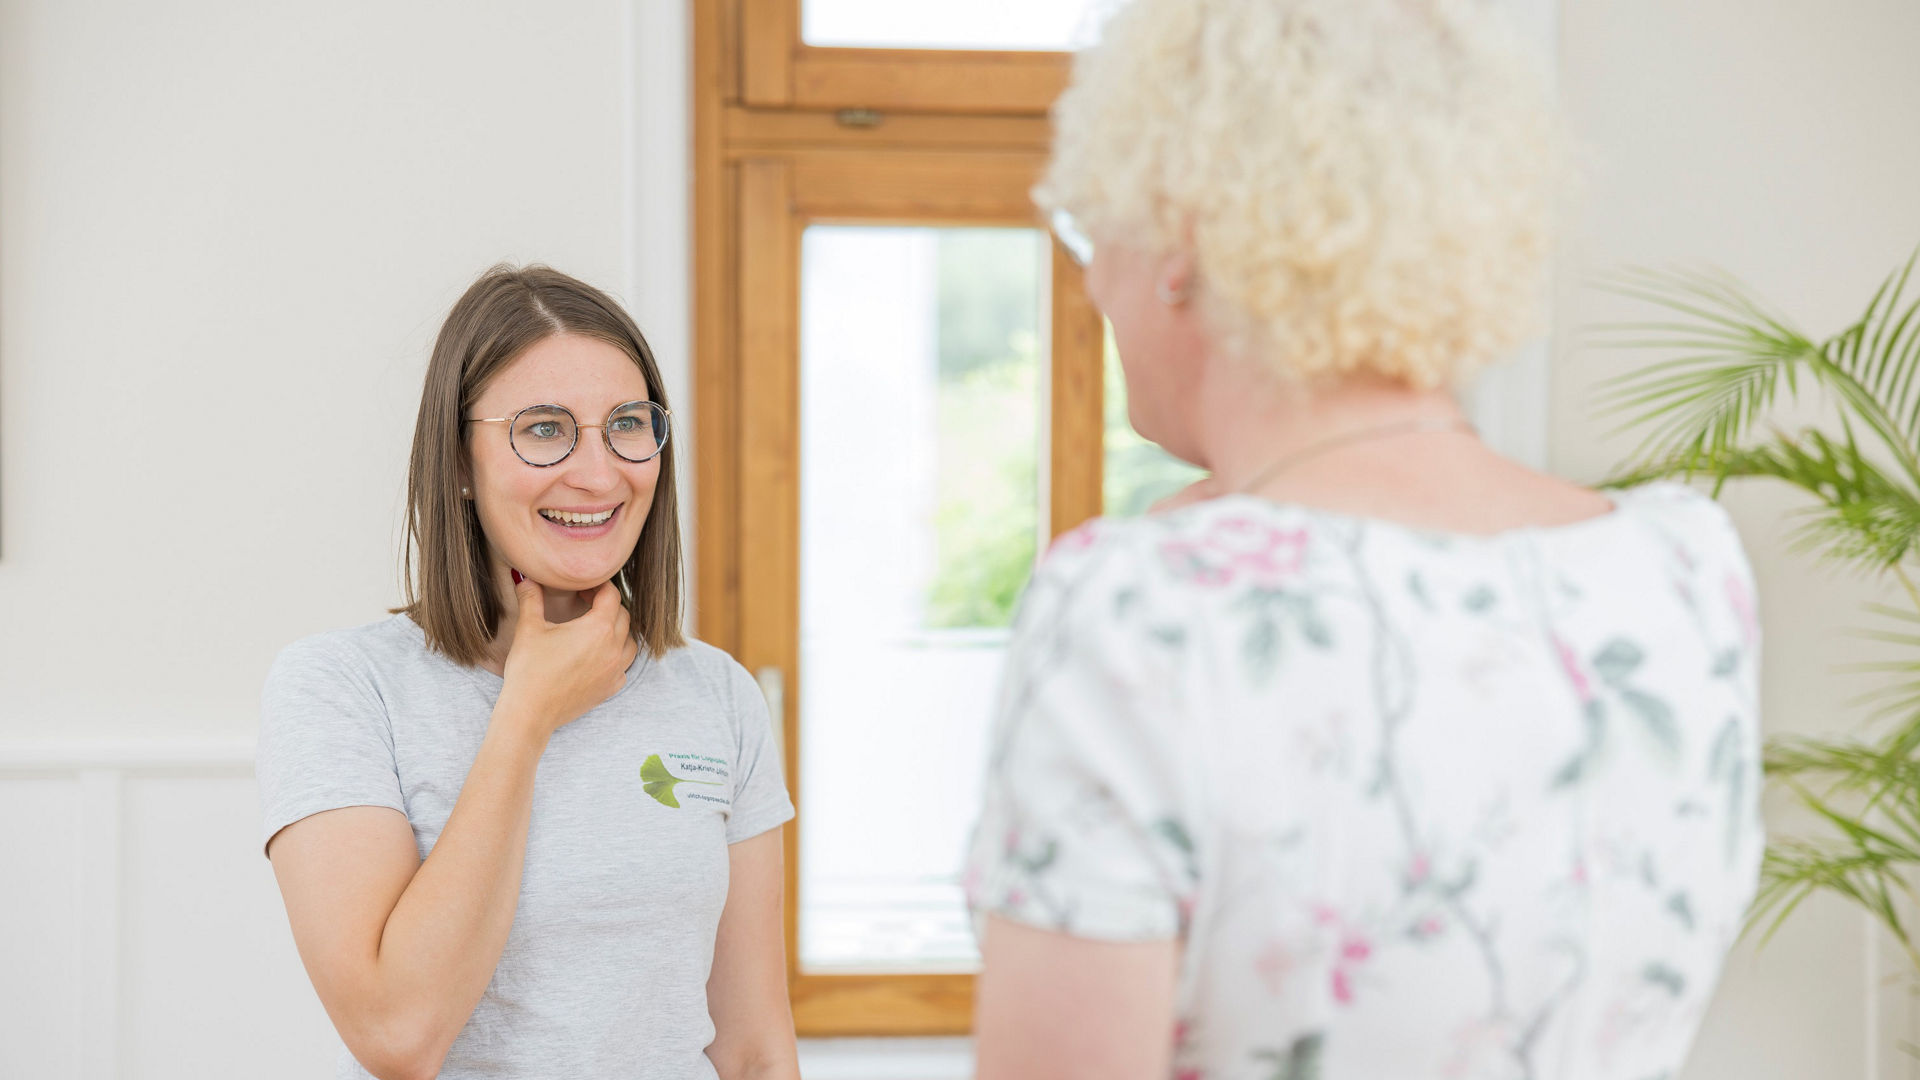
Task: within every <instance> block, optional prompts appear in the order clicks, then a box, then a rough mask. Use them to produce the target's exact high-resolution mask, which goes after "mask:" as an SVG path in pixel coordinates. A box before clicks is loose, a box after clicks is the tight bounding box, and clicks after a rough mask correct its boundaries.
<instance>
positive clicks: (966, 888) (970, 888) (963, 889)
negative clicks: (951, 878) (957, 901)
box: [960, 866, 980, 906]
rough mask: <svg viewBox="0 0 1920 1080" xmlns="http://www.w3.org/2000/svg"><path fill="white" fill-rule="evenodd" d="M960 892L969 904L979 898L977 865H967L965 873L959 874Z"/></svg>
mask: <svg viewBox="0 0 1920 1080" xmlns="http://www.w3.org/2000/svg"><path fill="white" fill-rule="evenodd" d="M960 893H961V895H963V896H965V897H966V898H967V904H968V905H969V906H971V905H973V904H974V903H975V902H977V901H978V900H979V899H980V868H979V867H977V866H969V867H967V870H966V873H964V874H961V875H960Z"/></svg>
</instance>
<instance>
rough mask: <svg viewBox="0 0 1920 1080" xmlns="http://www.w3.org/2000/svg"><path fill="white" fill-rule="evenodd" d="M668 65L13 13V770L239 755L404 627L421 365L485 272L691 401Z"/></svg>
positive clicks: (624, 38)
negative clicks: (511, 275) (34, 744)
mask: <svg viewBox="0 0 1920 1080" xmlns="http://www.w3.org/2000/svg"><path fill="white" fill-rule="evenodd" d="M636 12H639V13H641V14H643V15H644V16H645V18H646V19H647V20H648V23H647V29H648V31H649V32H648V33H646V34H641V33H639V32H638V29H639V24H637V23H636ZM663 27H664V32H662V28H663ZM676 33H678V35H679V36H676ZM683 36H684V21H683V18H682V17H681V16H680V13H679V10H678V6H677V5H674V4H669V3H660V2H654V3H642V2H640V0H636V2H635V3H632V4H630V3H627V2H624V0H565V2H555V3H542V4H537V5H536V4H523V3H511V2H491V3H472V2H467V0H434V2H409V3H400V4H396V3H382V2H373V0H341V2H329V3H324V4H260V3H251V2H247V0H170V2H166V3H130V2H127V0H0V50H4V51H0V110H3V111H0V169H4V172H3V173H0V380H4V386H3V389H0V440H4V441H3V442H0V504H3V506H0V605H4V611H5V613H6V617H5V618H0V686H3V687H4V688H5V692H4V695H3V696H0V739H6V738H16V739H17V738H44V737H59V738H64V739H82V738H95V737H102V738H104V737H124V736H159V737H165V738H181V737H190V736H246V735H250V734H251V733H252V731H253V728H254V724H255V706H256V701H257V693H258V688H259V685H260V681H261V678H262V676H263V675H264V674H265V671H266V667H267V664H268V663H269V661H270V660H271V658H272V655H273V653H274V651H275V650H276V649H277V648H278V647H279V646H280V645H282V644H284V643H286V642H287V641H290V640H292V639H294V638H296V637H299V636H301V635H303V634H306V633H309V632H311V631H314V630H318V629H322V628H327V627H333V626H341V625H349V624H353V623H358V622H364V621H368V620H370V619H372V618H374V617H376V616H377V615H379V614H380V613H381V612H382V609H383V608H384V607H386V606H387V605H389V604H391V603H393V602H395V601H396V598H397V587H396V582H397V571H396V558H395V551H396V538H397V531H396V529H397V525H398V521H399V511H400V508H401V496H402V492H403V485H404V482H405V466H406V458H407V448H408V445H409V442H410V439H411V431H412V426H413V416H414V410H415V408H416V407H417V403H418V400H419V393H420V384H421V380H422V376H423V373H424V371H425V357H426V353H427V351H428V349H429V347H430V346H431V342H432V337H433V334H434V332H435V331H436V330H437V328H438V324H439V321H440V319H441V318H442V317H443V316H444V315H445V313H446V310H447V308H448V307H449V306H450V305H451V304H452V302H453V300H454V299H455V298H456V297H457V296H458V295H459V294H460V292H461V291H462V290H463V289H464V288H465V287H466V285H467V283H468V282H469V281H470V280H471V279H472V278H473V277H474V275H476V274H477V273H478V272H479V271H480V270H482V269H484V268H485V267H486V266H487V265H489V264H490V263H492V262H494V261H495V260H498V259H512V260H517V261H529V260H540V261H546V262H550V263H552V264H553V265H555V266H558V267H560V268H561V269H564V270H566V271H568V272H570V273H573V274H575V275H577V276H580V277H583V278H585V279H587V280H589V281H592V282H595V283H597V284H599V285H601V286H603V287H606V288H608V289H610V290H611V291H613V292H615V293H616V294H619V295H620V296H621V297H623V298H624V299H626V300H627V301H628V302H629V303H630V304H631V305H632V306H633V307H634V309H635V311H636V315H637V316H638V317H639V318H640V319H641V320H642V328H643V329H652V330H654V331H655V332H656V336H657V337H658V338H659V340H658V342H657V344H658V345H659V346H660V351H661V353H662V357H663V360H665V361H666V362H667V364H668V366H669V369H670V370H671V371H673V372H674V376H675V377H674V378H673V379H672V380H671V381H672V382H673V385H671V386H670V390H672V391H676V392H678V393H680V394H681V395H682V396H684V386H685V381H684V371H685V347H686V329H685V321H686V316H685V295H686V294H685V283H684V272H683V271H682V269H681V267H682V266H683V263H682V261H681V259H680V253H681V252H683V251H684V250H685V241H684V226H683V225H682V224H681V223H680V222H681V221H682V219H683V216H684V215H683V214H674V213H672V212H670V211H671V208H670V207H666V206H663V203H671V202H672V201H674V200H676V199H677V200H679V202H680V204H681V205H682V206H684V198H685V195H684V175H685V166H684V161H685V159H684V155H681V156H679V157H678V161H677V162H676V155H675V154H674V153H673V152H671V149H672V148H674V147H676V146H677V140H676V138H675V136H684V132H685V117H684V94H685V89H684V79H683V78H679V77H677V76H678V75H679V74H680V73H681V72H683V71H684V62H685V61H684V56H685V46H684V42H683ZM663 57H664V60H665V69H664V70H663V68H662V66H661V64H660V63H659V61H660V60H661V59H662V58H663ZM642 59H644V60H646V61H647V63H646V65H645V66H644V68H643V67H642V65H641V63H640V61H641V60H642ZM675 65H679V67H678V68H677V69H676V68H675ZM643 77H644V78H647V79H648V80H649V82H648V83H647V85H648V86H649V88H650V89H651V88H652V87H653V85H654V83H655V82H658V84H659V85H660V87H662V88H663V90H664V91H665V92H666V93H667V94H669V95H671V96H668V97H666V99H665V100H662V99H661V95H659V94H651V93H650V94H649V97H648V100H647V102H646V107H645V108H639V107H637V106H636V100H637V97H638V90H639V87H640V85H641V79H642V78H643ZM676 105H677V106H679V107H678V108H676V107H675V106H676ZM643 118H644V124H643V123H642V119H643ZM642 137H645V138H649V139H652V140H657V145H656V147H654V148H653V149H652V150H651V151H650V152H648V153H645V154H641V153H639V152H638V144H639V140H640V138H642ZM658 146H665V147H668V148H669V151H668V152H666V153H664V154H662V153H661V152H660V150H659V149H658ZM676 170H677V172H676ZM663 209H665V210H668V212H666V213H662V210H663ZM642 220H645V221H646V222H648V223H649V224H650V225H653V226H664V227H665V228H664V229H663V230H662V233H663V234H662V235H654V234H653V232H651V231H650V232H649V233H648V234H646V235H642V233H641V231H640V223H641V222H642ZM663 268H670V269H663ZM643 272H645V273H646V274H647V275H648V276H647V279H646V281H645V285H644V286H643V283H642V279H641V276H640V275H641V274H642V273H643ZM655 292H657V294H658V295H657V296H655V295H653V293H655Z"/></svg>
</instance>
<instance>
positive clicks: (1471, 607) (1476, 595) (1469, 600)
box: [1461, 585, 1496, 615]
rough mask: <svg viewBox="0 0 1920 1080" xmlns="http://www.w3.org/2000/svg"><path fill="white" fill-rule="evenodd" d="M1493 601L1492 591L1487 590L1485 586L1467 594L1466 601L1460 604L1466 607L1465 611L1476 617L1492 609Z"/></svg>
mask: <svg viewBox="0 0 1920 1080" xmlns="http://www.w3.org/2000/svg"><path fill="white" fill-rule="evenodd" d="M1495 599H1496V597H1495V596H1494V594H1493V590H1492V589H1490V588H1488V587H1487V586H1485V585H1482V586H1480V587H1479V588H1477V589H1475V590H1473V591H1472V592H1470V593H1468V594H1467V597H1466V599H1465V600H1463V601H1461V603H1462V604H1464V605H1465V606H1466V609H1467V610H1468V611H1471V612H1473V613H1474V614H1475V615H1478V614H1480V613H1481V612H1483V611H1485V610H1487V609H1488V608H1490V607H1492V606H1493V604H1494V600H1495Z"/></svg>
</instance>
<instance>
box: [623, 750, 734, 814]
mask: <svg viewBox="0 0 1920 1080" xmlns="http://www.w3.org/2000/svg"><path fill="white" fill-rule="evenodd" d="M681 784H703V785H705V786H707V787H720V786H722V785H720V784H718V783H715V782H713V781H711V780H688V779H686V778H685V777H680V776H675V775H673V774H672V773H670V772H668V771H667V765H666V763H665V762H663V761H661V760H660V755H659V754H655V755H653V756H652V757H650V758H648V759H647V760H646V761H645V762H644V763H642V764H641V766H640V787H641V789H642V790H644V791H645V792H646V793H647V794H649V795H651V796H653V797H654V800H655V801H657V802H658V803H659V804H660V805H661V806H671V807H673V808H674V809H675V810H678V809H680V800H679V799H676V798H674V797H673V789H674V788H676V787H679V786H680V785H681Z"/></svg>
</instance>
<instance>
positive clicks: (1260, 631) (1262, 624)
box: [1242, 615, 1280, 683]
mask: <svg viewBox="0 0 1920 1080" xmlns="http://www.w3.org/2000/svg"><path fill="white" fill-rule="evenodd" d="M1242 648H1243V650H1244V654H1245V656H1246V662H1247V672H1248V674H1250V675H1251V676H1252V677H1253V681H1254V682H1255V683H1263V682H1265V681H1266V680H1267V676H1268V675H1270V674H1272V672H1273V666H1274V664H1275V663H1277V662H1278V661H1279V659H1280V624H1279V623H1277V622H1275V621H1274V620H1273V619H1272V618H1270V617H1268V616H1266V615H1262V616H1260V617H1259V618H1257V619H1255V620H1254V621H1253V627H1252V629H1250V630H1248V631H1247V641H1246V644H1245V645H1244V646H1242Z"/></svg>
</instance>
